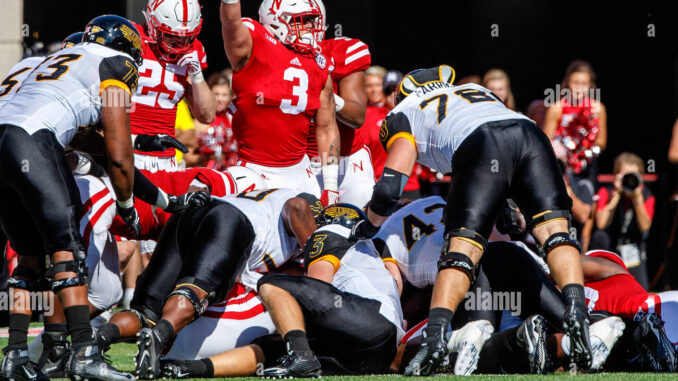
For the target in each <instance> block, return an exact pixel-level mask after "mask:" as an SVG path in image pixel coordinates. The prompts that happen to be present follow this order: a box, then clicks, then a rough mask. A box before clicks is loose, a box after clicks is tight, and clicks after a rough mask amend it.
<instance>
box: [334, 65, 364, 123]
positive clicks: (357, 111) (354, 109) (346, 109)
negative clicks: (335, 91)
mask: <svg viewBox="0 0 678 381" xmlns="http://www.w3.org/2000/svg"><path fill="white" fill-rule="evenodd" d="M339 97H340V98H341V101H343V106H342V107H340V102H341V101H339V102H335V103H337V109H338V110H337V119H339V120H340V121H341V122H342V123H344V124H345V125H347V126H349V127H352V128H360V126H362V125H363V124H364V123H365V112H366V110H367V92H366V91H365V71H362V70H361V71H357V72H355V73H353V74H351V75H349V76H347V77H344V78H342V79H341V80H340V81H339Z"/></svg>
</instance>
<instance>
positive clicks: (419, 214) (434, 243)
mask: <svg viewBox="0 0 678 381" xmlns="http://www.w3.org/2000/svg"><path fill="white" fill-rule="evenodd" d="M445 206H446V204H445V200H443V199H442V198H441V197H440V196H433V197H427V198H422V199H419V200H417V201H414V202H412V203H410V204H408V205H406V206H405V207H403V208H402V209H400V210H398V211H396V212H395V213H393V214H392V215H391V216H390V217H389V218H388V219H387V220H386V222H384V224H383V225H382V226H381V229H379V232H378V233H377V235H376V236H374V238H373V242H374V246H375V247H376V248H377V249H378V250H379V251H380V252H381V257H382V259H383V260H384V261H392V262H395V264H397V265H398V268H399V269H400V272H401V273H402V274H403V277H404V278H405V280H407V281H408V282H410V283H412V285H413V286H415V287H419V288H421V287H426V286H430V285H433V283H435V280H436V277H437V276H438V260H439V259H440V248H441V247H442V246H443V235H444V233H445V224H444V223H443V212H444V211H445Z"/></svg>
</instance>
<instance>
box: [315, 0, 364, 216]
mask: <svg viewBox="0 0 678 381" xmlns="http://www.w3.org/2000/svg"><path fill="white" fill-rule="evenodd" d="M318 5H319V6H320V7H321V10H322V13H323V15H324V14H325V11H324V6H323V4H322V3H321V2H318ZM323 21H325V22H326V20H325V18H324V17H323ZM326 28H327V27H326V26H324V27H323V29H326ZM320 46H321V47H322V51H323V53H324V54H327V55H328V56H331V59H332V66H333V67H334V69H333V70H332V72H331V77H332V83H333V85H334V100H335V103H336V111H337V124H338V125H339V134H340V136H341V152H340V153H341V159H340V162H339V195H340V198H341V202H345V203H349V204H353V205H359V206H363V205H365V204H366V203H367V202H368V201H369V200H370V197H371V196H372V188H373V187H374V170H373V169H372V160H371V153H370V149H369V148H368V147H367V144H368V140H369V139H368V137H367V133H368V132H369V131H367V129H363V128H360V127H361V126H362V125H363V123H364V122H365V113H366V109H367V93H366V92H365V70H366V69H367V68H368V67H370V65H371V63H372V57H371V55H370V50H369V48H368V46H367V44H365V43H364V42H362V41H360V40H358V39H354V38H347V37H337V38H333V39H330V40H323V41H322V43H321V44H320ZM306 154H307V155H308V157H309V158H311V159H312V164H313V167H314V170H315V171H316V175H317V177H318V182H319V183H320V186H321V187H322V186H323V180H322V173H320V160H319V158H318V147H317V146H316V142H315V128H312V129H311V133H310V134H309V136H308V148H307V149H306Z"/></svg>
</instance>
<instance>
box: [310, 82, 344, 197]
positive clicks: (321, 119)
mask: <svg viewBox="0 0 678 381" xmlns="http://www.w3.org/2000/svg"><path fill="white" fill-rule="evenodd" d="M315 122H316V129H315V136H316V141H317V142H318V154H319V155H320V160H321V163H322V173H323V183H324V185H325V189H323V195H322V198H321V201H322V202H323V204H324V205H330V204H334V203H335V202H337V201H338V194H339V193H338V192H337V190H338V189H339V154H340V150H341V141H340V139H339V127H337V120H336V111H335V104H334V87H333V86H332V79H331V78H330V77H329V76H327V82H325V87H324V88H323V90H322V92H321V93H320V108H318V111H316V115H315Z"/></svg>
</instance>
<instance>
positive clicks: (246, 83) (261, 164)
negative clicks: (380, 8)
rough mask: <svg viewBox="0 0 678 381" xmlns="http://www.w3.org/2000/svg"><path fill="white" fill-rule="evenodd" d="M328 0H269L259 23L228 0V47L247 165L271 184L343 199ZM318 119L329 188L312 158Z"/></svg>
mask: <svg viewBox="0 0 678 381" xmlns="http://www.w3.org/2000/svg"><path fill="white" fill-rule="evenodd" d="M319 4H320V0H311V1H293V0H264V1H263V2H262V3H261V6H260V7H259V22H257V21H255V20H252V19H249V18H244V19H242V18H241V12H240V4H239V0H223V3H222V5H221V26H222V35H223V38H224V48H225V50H226V56H227V57H228V60H229V62H230V63H231V66H232V67H233V70H234V73H233V91H234V92H235V106H236V109H237V111H236V113H235V115H234V117H233V132H234V133H235V136H236V139H237V141H238V157H239V158H240V159H241V160H240V162H239V165H243V166H246V167H250V168H253V169H254V170H256V171H258V172H260V173H261V174H263V175H264V177H265V178H266V179H267V181H268V182H269V187H271V188H282V187H286V188H292V189H295V190H297V191H298V192H306V193H310V194H313V195H315V196H316V197H320V198H321V200H322V201H323V203H324V204H326V205H327V204H328V203H334V202H336V200H337V199H338V192H337V188H338V184H337V178H338V172H339V153H340V148H341V147H340V139H339V130H338V128H337V123H336V120H335V104H334V88H333V85H332V79H331V78H330V76H329V73H328V71H329V67H330V62H329V59H328V58H327V57H326V56H325V55H324V53H322V49H321V48H320V46H319V43H320V41H322V36H323V34H324V32H325V31H324V29H323V27H324V25H325V24H324V14H323V11H322V8H321V7H320V5H319ZM313 122H315V125H316V130H315V135H316V141H317V145H318V154H319V155H320V158H321V163H322V173H323V179H324V189H323V192H322V195H321V192H320V187H319V185H318V181H317V179H316V177H315V175H314V173H313V170H312V168H311V166H310V161H309V159H308V157H307V156H306V145H307V138H308V135H309V131H310V126H311V125H312V124H313Z"/></svg>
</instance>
